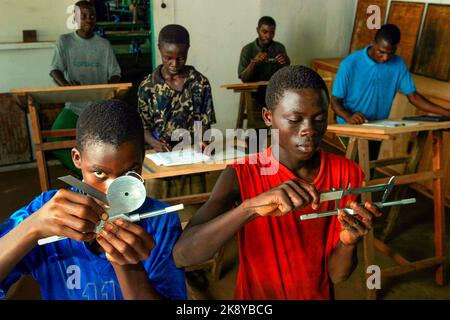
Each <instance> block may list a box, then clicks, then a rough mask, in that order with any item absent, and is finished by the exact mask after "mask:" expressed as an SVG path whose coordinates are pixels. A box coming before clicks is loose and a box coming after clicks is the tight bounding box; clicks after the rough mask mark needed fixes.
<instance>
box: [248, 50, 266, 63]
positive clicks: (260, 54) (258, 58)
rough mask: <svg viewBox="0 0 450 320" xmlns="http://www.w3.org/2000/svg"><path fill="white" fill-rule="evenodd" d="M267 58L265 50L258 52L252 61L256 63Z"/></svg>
mask: <svg viewBox="0 0 450 320" xmlns="http://www.w3.org/2000/svg"><path fill="white" fill-rule="evenodd" d="M268 58H269V55H268V54H267V52H258V54H257V55H256V56H255V57H254V58H253V59H252V61H253V63H254V64H256V65H258V64H261V63H263V62H266V61H267V59H268Z"/></svg>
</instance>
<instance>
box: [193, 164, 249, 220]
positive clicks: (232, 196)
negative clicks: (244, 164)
mask: <svg viewBox="0 0 450 320" xmlns="http://www.w3.org/2000/svg"><path fill="white" fill-rule="evenodd" d="M240 200H241V193H240V187H239V181H238V178H237V175H236V171H235V169H234V168H232V167H230V166H228V167H226V168H225V170H224V171H223V172H222V174H221V175H220V176H219V179H218V180H217V182H216V184H215V185H214V188H213V190H212V192H211V196H210V197H209V199H208V201H207V202H206V203H205V204H204V205H203V206H202V207H201V208H200V209H199V210H198V211H197V212H196V213H195V215H194V216H193V217H192V219H191V221H190V223H189V225H188V226H187V229H188V228H189V227H192V226H195V225H198V224H202V223H205V222H207V221H209V220H212V219H214V218H215V217H217V216H219V215H221V214H223V213H225V212H227V211H229V210H231V209H232V208H233V207H234V206H235V205H236V204H237V203H239V202H240Z"/></svg>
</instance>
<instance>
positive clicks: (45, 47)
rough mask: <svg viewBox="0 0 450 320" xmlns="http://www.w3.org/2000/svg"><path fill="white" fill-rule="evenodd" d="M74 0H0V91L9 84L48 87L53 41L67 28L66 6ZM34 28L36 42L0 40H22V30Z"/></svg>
mask: <svg viewBox="0 0 450 320" xmlns="http://www.w3.org/2000/svg"><path fill="white" fill-rule="evenodd" d="M75 2H76V1H75V0H32V1H30V0H1V1H0V12H1V19H0V92H7V91H9V90H10V89H11V88H21V87H47V86H52V85H54V83H53V82H52V81H51V79H50V77H49V76H48V72H49V65H50V62H51V58H52V55H53V45H52V43H53V42H54V41H55V40H56V39H57V38H58V36H59V35H60V34H63V33H67V32H70V30H69V29H67V26H66V21H67V19H68V18H69V14H68V13H66V10H67V7H68V6H69V5H71V4H73V3H75ZM29 29H32V30H36V31H37V37H38V41H43V42H48V43H41V44H38V45H35V46H31V47H30V46H27V45H22V44H17V45H16V46H15V47H14V46H13V45H11V44H8V45H4V44H3V43H16V42H19V43H20V42H22V30H29Z"/></svg>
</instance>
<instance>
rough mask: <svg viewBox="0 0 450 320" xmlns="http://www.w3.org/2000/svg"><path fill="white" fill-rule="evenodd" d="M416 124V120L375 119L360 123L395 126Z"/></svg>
mask: <svg viewBox="0 0 450 320" xmlns="http://www.w3.org/2000/svg"><path fill="white" fill-rule="evenodd" d="M418 124H419V123H418V122H411V121H391V120H376V121H370V122H367V123H363V124H362V125H363V126H375V127H389V128H396V127H406V126H415V125H418Z"/></svg>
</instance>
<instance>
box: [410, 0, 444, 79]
mask: <svg viewBox="0 0 450 320" xmlns="http://www.w3.org/2000/svg"><path fill="white" fill-rule="evenodd" d="M449 39H450V6H449V5H439V4H430V5H429V6H428V12H427V15H426V18H425V22H424V26H423V30H422V36H421V39H420V41H419V45H418V46H417V51H416V56H415V61H414V72H415V73H418V74H422V75H425V76H429V77H432V78H435V79H438V80H443V81H448V80H449V78H450V41H449Z"/></svg>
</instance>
